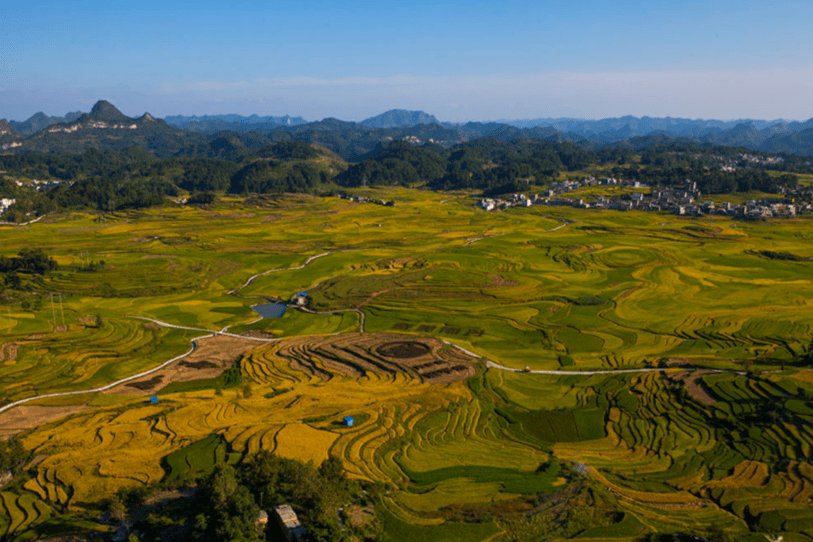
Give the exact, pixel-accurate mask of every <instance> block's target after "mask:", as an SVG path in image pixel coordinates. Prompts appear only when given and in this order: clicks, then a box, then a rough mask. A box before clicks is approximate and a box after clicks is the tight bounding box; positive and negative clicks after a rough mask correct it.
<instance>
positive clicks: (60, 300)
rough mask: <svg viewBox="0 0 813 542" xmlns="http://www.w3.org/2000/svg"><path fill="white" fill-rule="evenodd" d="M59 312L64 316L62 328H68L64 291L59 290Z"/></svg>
mask: <svg viewBox="0 0 813 542" xmlns="http://www.w3.org/2000/svg"><path fill="white" fill-rule="evenodd" d="M59 314H60V316H61V317H62V328H63V329H68V326H66V325H65V310H64V309H63V307H62V292H59Z"/></svg>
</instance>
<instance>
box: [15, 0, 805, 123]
mask: <svg viewBox="0 0 813 542" xmlns="http://www.w3.org/2000/svg"><path fill="white" fill-rule="evenodd" d="M811 21H813V2H810V1H779V0H776V1H773V2H764V1H763V2H756V1H751V0H744V1H736V2H735V1H714V0H706V1H702V2H701V1H693V0H688V1H674V2H672V1H668V0H660V1H658V0H649V1H643V0H639V1H623V0H616V1H603V2H599V1H590V0H581V1H578V2H577V1H557V0H550V1H545V0H536V1H530V0H528V1H525V0H499V1H497V0H492V1H488V2H486V1H479V0H471V1H466V2H464V1H456V2H453V1H434V2H430V1H423V0H412V1H399V2H395V1H388V0H376V1H366V0H365V1H361V0H356V1H354V0H334V1H307V0H299V1H294V0H290V1H289V0H221V1H209V0H197V1H194V2H191V1H172V0H165V1H163V2H156V1H151V0H147V1H140V2H132V1H125V0H116V1H113V0H107V1H96V0H74V1H71V2H66V1H64V0H50V1H46V0H24V1H23V0H2V1H0V118H2V117H8V118H13V119H22V118H25V117H27V116H29V115H30V114H32V113H34V112H35V111H38V110H45V111H46V112H48V113H51V114H62V113H64V112H66V111H70V110H87V109H88V108H89V107H90V106H91V105H92V104H93V102H95V101H96V100H97V99H99V98H105V99H109V100H111V101H112V102H113V103H115V104H116V105H118V106H119V107H120V108H121V109H122V110H123V111H124V112H125V113H128V114H131V115H136V114H140V113H143V112H144V111H150V112H152V113H153V114H157V115H161V116H163V115H167V114H174V113H182V114H194V113H197V114H201V113H228V112H236V113H259V114H274V115H281V114H291V115H301V116H304V117H305V118H308V119H318V118H323V117H326V116H336V117H339V118H344V119H351V120H352V119H361V118H364V117H366V116H369V115H373V114H376V113H378V112H381V111H383V110H386V109H389V108H394V107H405V108H411V109H413V108H414V109H424V110H426V111H429V112H431V113H434V114H435V115H436V116H438V117H439V118H441V119H446V120H469V119H499V118H533V117H548V116H574V117H586V118H598V117H606V116H615V115H623V114H635V115H645V114H648V115H653V116H665V115H672V116H686V117H704V118H710V117H713V118H742V117H754V118H780V117H781V118H795V119H806V118H809V117H811V116H813V99H811V98H810V97H811V96H813V32H811V31H810V23H811Z"/></svg>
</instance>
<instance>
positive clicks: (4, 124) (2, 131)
mask: <svg viewBox="0 0 813 542" xmlns="http://www.w3.org/2000/svg"><path fill="white" fill-rule="evenodd" d="M16 133H17V130H15V129H14V126H12V125H11V124H10V123H9V121H7V120H6V119H0V135H16Z"/></svg>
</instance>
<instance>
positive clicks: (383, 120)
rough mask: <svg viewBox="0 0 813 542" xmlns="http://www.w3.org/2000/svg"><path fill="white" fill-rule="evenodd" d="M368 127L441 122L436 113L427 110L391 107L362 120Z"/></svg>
mask: <svg viewBox="0 0 813 542" xmlns="http://www.w3.org/2000/svg"><path fill="white" fill-rule="evenodd" d="M360 124H362V125H364V126H367V127H368V128H408V127H410V126H417V125H419V124H440V122H439V121H438V119H436V118H435V116H434V115H430V114H429V113H426V112H425V111H410V110H408V109H390V110H389V111H385V112H384V113H381V114H380V115H376V116H374V117H370V118H369V119H365V120H363V121H361V123H360Z"/></svg>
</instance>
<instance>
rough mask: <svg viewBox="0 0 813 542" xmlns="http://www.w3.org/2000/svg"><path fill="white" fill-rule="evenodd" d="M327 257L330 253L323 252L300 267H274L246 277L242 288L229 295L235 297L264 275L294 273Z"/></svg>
mask: <svg viewBox="0 0 813 542" xmlns="http://www.w3.org/2000/svg"><path fill="white" fill-rule="evenodd" d="M328 255H330V252H323V253H321V254H317V255H316V256H311V257H310V258H308V259H307V260H305V263H303V264H302V265H297V266H296V267H275V268H274V269H269V270H267V271H263V272H261V273H256V274H254V275H251V276H250V277H248V279H247V280H246V281H245V282H244V283H243V285H242V286H240V287H239V288H236V289H234V290H232V291H230V292H229V293H230V294H235V295H236V294H238V293H240V290H245V289H246V288H248V287H249V286H251V283H252V282H254V281H255V280H257V279H258V278H260V277H264V276H265V275H270V274H271V273H278V272H280V271H296V270H298V269H303V268H304V267H305V266H306V265H309V264H310V263H311V262H312V261H314V260H316V259H318V258H322V257H324V256H328Z"/></svg>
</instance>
